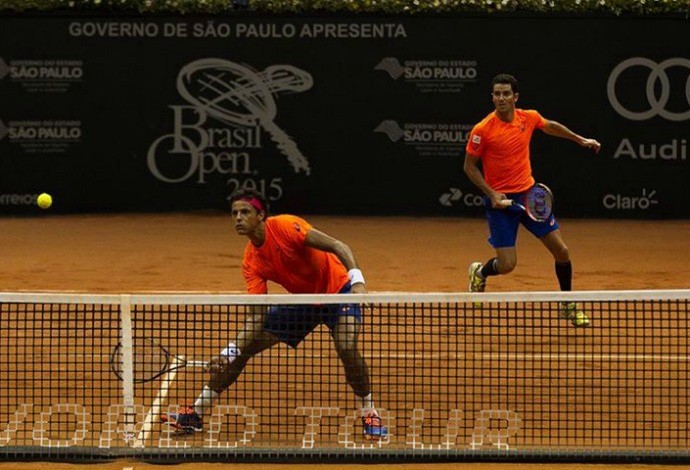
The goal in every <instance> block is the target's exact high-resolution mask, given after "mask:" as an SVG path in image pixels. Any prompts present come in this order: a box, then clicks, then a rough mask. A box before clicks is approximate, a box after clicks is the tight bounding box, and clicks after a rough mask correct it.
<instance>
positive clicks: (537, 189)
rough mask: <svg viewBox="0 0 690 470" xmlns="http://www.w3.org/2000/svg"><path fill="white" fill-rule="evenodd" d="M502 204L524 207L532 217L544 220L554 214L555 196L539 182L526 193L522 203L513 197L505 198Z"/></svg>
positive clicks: (539, 220) (538, 220) (540, 220)
mask: <svg viewBox="0 0 690 470" xmlns="http://www.w3.org/2000/svg"><path fill="white" fill-rule="evenodd" d="M501 204H502V205H503V206H505V207H509V206H514V207H517V208H519V209H522V210H523V211H525V213H526V214H527V216H528V217H529V218H530V219H532V220H534V221H536V222H544V221H546V220H548V219H549V217H551V214H553V206H554V197H553V193H552V192H551V190H550V189H549V188H548V187H547V186H546V185H545V184H542V183H537V184H535V185H534V186H532V187H531V188H530V189H529V190H528V191H527V192H526V193H525V194H524V196H523V203H522V204H521V203H519V202H517V201H514V200H512V199H504V200H502V201H501Z"/></svg>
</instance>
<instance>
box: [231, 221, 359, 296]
mask: <svg viewBox="0 0 690 470" xmlns="http://www.w3.org/2000/svg"><path fill="white" fill-rule="evenodd" d="M265 229H266V239H265V240H264V243H263V245H261V246H255V245H254V244H253V243H252V242H251V241H250V242H248V243H247V246H246V248H245V249H244V259H243V261H242V275H243V276H244V280H245V282H246V283H247V292H248V293H250V294H266V293H267V292H268V285H267V282H268V281H271V282H275V283H277V284H280V285H281V286H283V287H284V288H285V289H286V290H287V291H288V292H290V293H292V294H337V293H338V292H340V290H341V289H342V288H343V286H345V284H347V283H348V281H349V276H348V274H347V270H346V269H345V266H343V264H342V263H341V262H340V260H339V259H338V257H337V256H335V255H334V254H333V253H328V252H325V251H321V250H317V249H316V248H311V247H309V246H307V245H306V244H305V241H304V239H305V238H306V236H307V233H308V232H309V230H311V229H312V226H311V225H310V224H309V223H308V222H307V221H306V220H304V219H301V218H300V217H296V216H294V215H288V214H282V215H276V216H272V217H268V218H267V219H266V222H265Z"/></svg>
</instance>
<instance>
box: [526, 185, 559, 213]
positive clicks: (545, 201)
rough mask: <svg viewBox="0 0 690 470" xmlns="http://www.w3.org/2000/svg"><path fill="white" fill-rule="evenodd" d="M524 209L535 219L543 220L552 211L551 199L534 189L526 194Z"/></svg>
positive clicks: (544, 193) (546, 193) (543, 191)
mask: <svg viewBox="0 0 690 470" xmlns="http://www.w3.org/2000/svg"><path fill="white" fill-rule="evenodd" d="M525 199H526V200H525V208H526V209H527V211H528V212H529V213H530V214H532V215H533V216H534V217H535V218H537V219H541V220H545V219H547V218H548V217H549V216H550V215H551V212H552V211H553V197H551V195H550V194H549V193H548V192H547V191H545V190H543V189H541V188H539V187H535V188H533V189H532V191H530V192H529V193H528V194H527V197H526V198H525Z"/></svg>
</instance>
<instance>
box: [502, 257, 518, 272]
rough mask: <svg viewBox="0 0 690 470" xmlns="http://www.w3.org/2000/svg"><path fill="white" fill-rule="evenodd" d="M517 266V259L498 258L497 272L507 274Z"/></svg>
mask: <svg viewBox="0 0 690 470" xmlns="http://www.w3.org/2000/svg"><path fill="white" fill-rule="evenodd" d="M516 266H517V259H507V260H500V261H499V263H498V266H497V267H498V272H499V273H501V274H508V273H510V272H512V271H513V270H514V269H515V267H516Z"/></svg>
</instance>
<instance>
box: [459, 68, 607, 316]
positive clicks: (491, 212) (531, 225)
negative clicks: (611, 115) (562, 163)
mask: <svg viewBox="0 0 690 470" xmlns="http://www.w3.org/2000/svg"><path fill="white" fill-rule="evenodd" d="M517 85H518V83H517V80H516V79H515V77H513V76H512V75H508V74H500V75H497V76H496V77H494V79H493V81H492V84H491V87H492V88H491V97H492V100H493V104H494V107H495V110H494V111H493V112H492V113H491V114H489V115H488V116H486V117H485V118H484V119H483V120H482V121H481V122H479V123H478V124H477V125H476V126H474V128H473V129H472V132H471V133H470V136H469V139H468V140H467V146H466V153H465V163H464V166H463V169H464V171H465V173H466V174H467V176H468V177H469V179H470V180H471V181H472V182H473V183H474V184H475V186H477V187H478V188H479V189H481V190H482V192H483V193H484V194H485V195H486V197H485V204H486V216H487V219H488V222H489V243H490V244H491V245H492V246H493V247H494V249H495V251H496V256H495V257H493V258H491V259H489V260H488V261H487V262H486V263H484V264H482V263H480V262H478V261H477V262H474V263H472V264H471V265H470V269H469V277H470V292H484V290H485V288H486V279H487V278H488V277H489V276H496V275H498V274H508V273H509V272H511V271H512V270H513V269H515V266H516V265H517V252H516V249H515V242H516V240H517V232H518V227H519V226H520V224H522V225H524V226H525V228H526V229H527V230H528V231H529V232H530V233H532V235H534V236H535V237H537V238H538V239H539V240H540V241H541V242H542V243H543V244H544V246H545V247H546V248H547V249H548V250H549V252H550V253H551V254H552V255H553V257H554V260H555V269H556V277H557V279H558V283H559V286H560V288H561V290H562V291H569V290H571V288H572V276H573V268H572V264H571V261H570V253H569V251H568V247H567V246H566V244H565V242H564V241H563V237H562V236H561V232H560V230H559V228H558V223H557V222H556V219H555V218H554V216H553V214H552V215H551V216H550V217H549V219H548V220H546V221H544V222H536V221H534V220H531V219H530V218H529V217H527V215H526V214H525V213H524V212H523V211H521V210H515V209H514V208H512V207H506V206H505V205H503V203H502V202H501V201H503V200H504V199H506V198H512V199H517V198H520V197H522V195H524V193H525V192H527V191H528V190H529V189H530V188H531V187H532V186H534V184H535V181H534V178H533V177H532V167H531V164H530V152H529V144H530V140H531V139H532V133H533V132H534V130H535V129H540V130H541V131H543V132H544V133H546V134H548V135H552V136H556V137H561V138H564V139H568V140H572V141H573V142H576V143H577V144H579V145H581V146H582V147H585V148H589V149H592V150H593V151H594V152H599V149H600V148H601V144H600V143H599V142H597V141H596V140H594V139H588V138H585V137H582V136H580V135H578V134H576V133H574V132H573V131H571V130H570V129H568V128H567V127H565V126H564V125H563V124H560V123H558V122H556V121H551V120H548V119H544V118H543V117H542V116H541V115H540V114H539V113H538V112H537V111H535V110H523V109H517V108H516V107H515V104H516V103H517V100H518V96H519V93H518V87H517ZM480 161H481V164H482V168H481V170H480V169H479V162H480ZM482 172H483V174H482ZM559 311H560V312H559V313H560V316H562V317H563V318H566V319H568V320H570V321H571V323H572V324H573V325H574V326H577V327H582V326H588V325H589V318H588V317H587V315H586V314H585V313H584V312H582V311H581V310H580V309H579V308H578V306H577V304H575V302H563V303H562V304H561V305H560V306H559Z"/></svg>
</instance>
